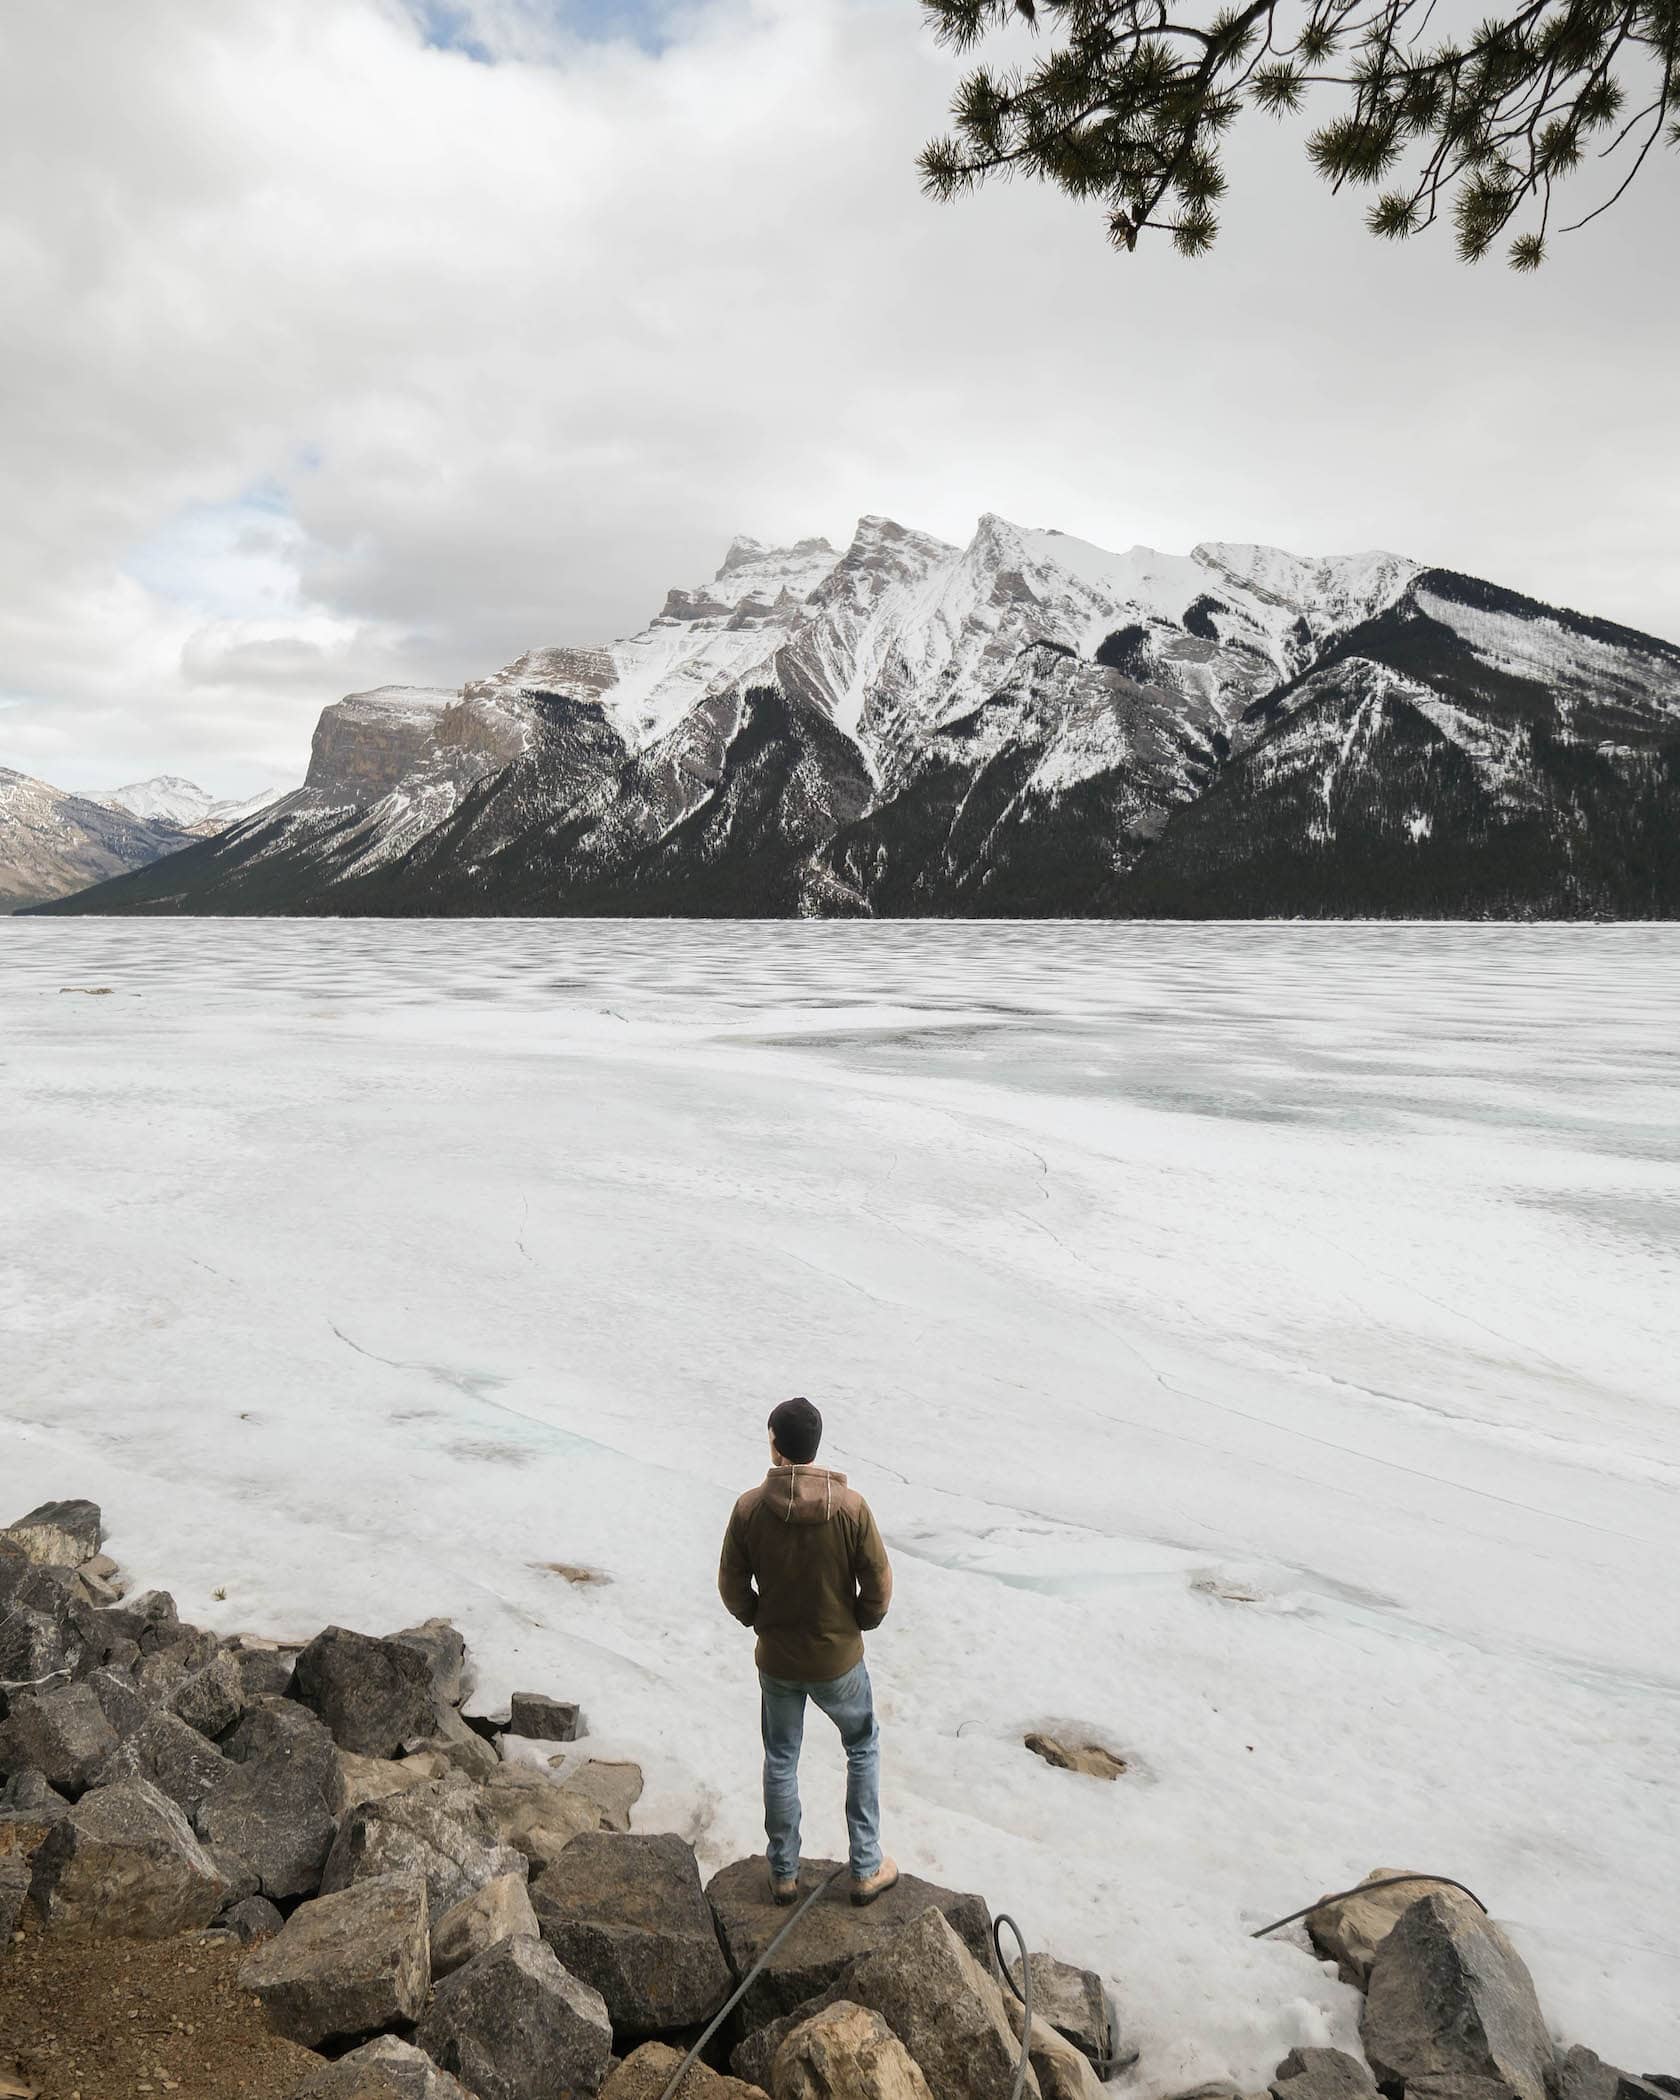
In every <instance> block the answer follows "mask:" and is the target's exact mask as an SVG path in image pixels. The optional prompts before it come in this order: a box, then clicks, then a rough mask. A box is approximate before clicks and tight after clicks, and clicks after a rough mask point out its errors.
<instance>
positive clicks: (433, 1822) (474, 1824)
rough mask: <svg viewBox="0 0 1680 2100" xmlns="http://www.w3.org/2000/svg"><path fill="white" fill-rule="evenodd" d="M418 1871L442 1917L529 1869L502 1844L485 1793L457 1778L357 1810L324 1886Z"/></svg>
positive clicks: (345, 1826)
mask: <svg viewBox="0 0 1680 2100" xmlns="http://www.w3.org/2000/svg"><path fill="white" fill-rule="evenodd" d="M410 1870H412V1871H413V1872H415V1873H419V1874H422V1875H424V1876H425V1880H426V1887H427V1892H428V1894H429V1895H430V1897H431V1904H432V1909H433V1910H434V1911H435V1912H438V1913H440V1914H441V1913H442V1912H444V1911H446V1910H449V1909H451V1908H452V1907H453V1906H454V1905H455V1904H457V1903H459V1902H460V1901H461V1899H462V1897H463V1896H469V1895H471V1893H472V1892H473V1890H474V1889H481V1888H483V1887H484V1885H485V1883H486V1882H489V1881H494V1880H495V1879H496V1877H497V1876H498V1875H500V1874H520V1875H523V1874H524V1873H525V1871H526V1867H525V1860H524V1857H523V1855H522V1854H520V1853H519V1852H517V1851H515V1850H514V1848H513V1847H512V1846H511V1845H504V1844H503V1843H502V1842H501V1840H500V1839H499V1838H498V1837H497V1835H496V1826H495V1822H494V1820H493V1818H492V1817H491V1815H490V1814H489V1811H488V1809H487V1808H486V1806H485V1804H484V1801H483V1798H482V1796H481V1795H480V1793H479V1790H478V1789H477V1788H476V1787H475V1786H473V1784H472V1782H471V1781H470V1780H466V1779H462V1778H460V1777H459V1776H458V1775H455V1774H451V1775H450V1777H449V1778H447V1779H438V1780H432V1781H429V1782H428V1783H426V1784H425V1785H422V1786H417V1787H410V1788H409V1789H408V1791H407V1792H406V1793H401V1794H387V1795H386V1796H385V1797H384V1798H383V1799H382V1800H378V1801H364V1802H363V1803H362V1805H361V1806H360V1807H359V1808H353V1809H351V1810H350V1812H349V1813H348V1814H347V1815H346V1816H345V1818H344V1821H343V1822H342V1823H341V1824H340V1826H339V1831H338V1837H337V1839H336V1840H335V1842H334V1844H333V1848H332V1852H331V1854H330V1856H329V1857H328V1860H327V1865H326V1871H325V1872H324V1873H323V1875H322V1877H321V1886H322V1888H323V1889H324V1890H332V1889H342V1888H348V1887H349V1885H350V1884H351V1883H352V1882H353V1881H362V1880H365V1879H366V1878H367V1876H368V1875H370V1874H389V1873H393V1872H403V1871H410Z"/></svg>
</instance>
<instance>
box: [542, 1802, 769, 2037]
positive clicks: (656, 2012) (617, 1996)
mask: <svg viewBox="0 0 1680 2100" xmlns="http://www.w3.org/2000/svg"><path fill="white" fill-rule="evenodd" d="M535 1904H536V1913H537V1922H538V1924H539V1925H540V1926H541V1927H542V1936H543V1938H544V1939H545V1940H546V1941H547V1942H548V1944H549V1946H551V1947H552V1948H553V1949H554V1952H555V1953H556V1954H557V1955H558V1956H559V1958H560V1960H561V1961H562V1962H564V1964H565V1965H566V1967H567V1968H568V1969H570V1970H571V1972H572V1974H573V1975H574V1976H581V1977H582V1978H583V1979H584V1981H585V1982H586V1983H592V1984H593V1985H594V1986H595V1988H596V1990H598V1991H599V1992H600V1994H601V1996H602V1997H603V1998H604V1999H605V2000H606V2003H607V2011H608V2012H609V2013H610V2014H611V2015H612V2023H613V2028H614V2031H615V2032H616V2033H618V2034H619V2035H621V2036H628V2037H630V2038H632V2039H638V2040H639V2039H641V2038H643V2037H645V2036H649V2035H656V2034H663V2033H665V2032H667V2031H668V2030H669V2029H671V2028H674V2027H690V2026H695V2025H697V2024H699V2023H700V2022H701V2021H703V2020H706V2019H709V2018H710V2016H711V2015H712V2014H713V2013H714V2012H716V2011H717V2009H718V2007H719V2006H720V2005H721V2004H722V2003H723V2001H724V1999H725V1998H727V1997H728V1995H729V1987H730V1975H729V1965H728V1964H727V1962H725V1960H724V1958H723V1951H722V1949H721V1948H720V1947H719V1946H718V1939H717V1929H716V1927H715V1926H714V1925H713V1923H712V1913H711V1910H710V1908H709V1906H708V1905H707V1902H706V1894H705V1891H704V1889H703V1888H702V1887H701V1886H700V1869H699V1867H698V1866H697V1865H696V1864H695V1859H694V1848H693V1847H692V1846H691V1845H688V1844H685V1843H684V1841H683V1840H682V1839H681V1838H680V1837H675V1836H670V1835H658V1836H656V1835H647V1836H638V1837H631V1836H627V1835H619V1834H618V1833H616V1832H585V1833H584V1834H583V1835H582V1836H580V1837H576V1838H574V1839H573V1840H572V1842H571V1843H570V1844H569V1845H568V1846H567V1847H566V1849H565V1850H564V1851H563V1852H562V1853H561V1854H560V1856H559V1858H558V1859H557V1860H555V1861H554V1862H553V1864H552V1865H551V1866H549V1867H547V1868H545V1869H544V1871H543V1873H542V1876H541V1878H540V1879H539V1881H538V1883H537V1889H536V1897H535Z"/></svg>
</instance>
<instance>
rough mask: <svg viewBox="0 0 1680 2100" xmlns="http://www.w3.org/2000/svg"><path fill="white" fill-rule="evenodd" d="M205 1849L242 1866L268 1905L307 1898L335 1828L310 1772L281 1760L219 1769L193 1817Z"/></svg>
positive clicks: (318, 1877)
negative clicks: (231, 1856) (236, 1860)
mask: <svg viewBox="0 0 1680 2100" xmlns="http://www.w3.org/2000/svg"><path fill="white" fill-rule="evenodd" d="M193 1821H194V1825H195V1827H196V1828H197V1831H198V1834H199V1836H200V1837H201V1838H203V1839H204V1841H205V1843H206V1844H209V1845H213V1846H215V1847H217V1848H218V1849H219V1850H226V1851H228V1852H232V1853H234V1854H236V1855H237V1856H238V1857H239V1858H240V1859H243V1860H246V1861H248V1862H249V1864H250V1866H251V1869H252V1871H253V1872H254V1873H255V1875H256V1877H257V1886H258V1888H259V1889H260V1890H261V1892H262V1894H263V1895H265V1896H267V1897H269V1898H270V1899H271V1900H274V1899H278V1900H281V1901H284V1899H285V1898H287V1897H288V1896H312V1895H313V1894H314V1893H315V1891H316V1890H317V1889H318V1888H319V1887H320V1886H321V1877H322V1873H323V1870H324V1869H325V1867H326V1864H327V1856H328V1854H329V1853H330V1852H331V1851H332V1847H333V1839H334V1838H335V1837H336V1836H337V1834H338V1825H337V1823H336V1821H335V1820H334V1817H333V1813H332V1811H331V1809H329V1808H328V1806H327V1804H326V1802H325V1801H323V1800H322V1798H321V1790H320V1788H319V1787H318V1786H317V1785H316V1784H315V1781H314V1778H313V1777H312V1776H311V1774H310V1773H309V1772H308V1771H306V1770H304V1769H302V1768H300V1767H298V1766H296V1765H291V1764H287V1763H285V1762H284V1761H275V1762H267V1761H263V1760H253V1761H251V1762H248V1763H246V1764H242V1765H235V1764H226V1763H224V1764H223V1766H222V1774H221V1777H220V1778H219V1779H218V1780H217V1782H216V1784H215V1785H214V1786H213V1787H211V1789H210V1790H209V1792H208V1793H207V1794H205V1796H204V1797H203V1799H202V1800H201V1801H200V1802H199V1804H198V1807H197V1810H196V1812H195V1814H194V1817H193Z"/></svg>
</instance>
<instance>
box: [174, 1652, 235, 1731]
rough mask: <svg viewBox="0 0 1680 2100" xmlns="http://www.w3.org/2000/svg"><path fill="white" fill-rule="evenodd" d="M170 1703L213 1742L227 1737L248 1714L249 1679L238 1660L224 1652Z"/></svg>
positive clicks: (181, 1717)
mask: <svg viewBox="0 0 1680 2100" xmlns="http://www.w3.org/2000/svg"><path fill="white" fill-rule="evenodd" d="M169 1703H170V1707H171V1710H172V1711H173V1712H174V1713H175V1714H176V1715H178V1716H179V1718H180V1719H181V1720H183V1721H185V1722H186V1724H187V1726H188V1727H189V1728H196V1729H197V1730H198V1732H199V1734H200V1735H205V1736H209V1737H211V1738H212V1740H214V1738H216V1737H217V1736H223V1735H226V1734H227V1732H228V1730H229V1729H230V1728H231V1727H232V1726H233V1724H234V1723H235V1722H236V1721H237V1720H238V1719H239V1717H240V1715H241V1714H242V1713H243V1712H244V1711H245V1680H244V1678H243V1677H241V1676H240V1674H239V1663H238V1660H237V1658H236V1657H234V1656H232V1655H229V1654H228V1652H227V1651H226V1649H223V1650H222V1651H221V1652H220V1653H219V1654H218V1655H217V1656H216V1657H215V1658H214V1660H213V1661H211V1662H208V1663H206V1664H205V1666H204V1668H203V1669H202V1670H195V1671H194V1672H193V1674H192V1676H190V1677H189V1678H188V1679H187V1681H186V1682H185V1684H183V1685H182V1686H181V1687H180V1689H179V1690H178V1691H177V1692H176V1693H175V1695H174V1697H173V1698H172V1699H171V1700H170V1702H169Z"/></svg>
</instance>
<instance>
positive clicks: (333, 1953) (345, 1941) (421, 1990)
mask: <svg viewBox="0 0 1680 2100" xmlns="http://www.w3.org/2000/svg"><path fill="white" fill-rule="evenodd" d="M426 1920H427V1911H426V1884H425V1882H424V1881H422V1880H421V1878H420V1876H419V1875H418V1874H382V1875H378V1876H375V1877H374V1878H373V1879H371V1880H368V1881H359V1882H357V1884H356V1886H355V1887H354V1888H349V1889H342V1890H340V1891H339V1892H338V1893H336V1894H334V1895H331V1896H321V1897H318V1898H317V1899H316V1900H315V1902H313V1903H303V1904H300V1905H299V1906H298V1908H297V1909H296V1910H294V1911H293V1912H292V1914H291V1916H290V1917H289V1918H288V1919H287V1920H286V1923H285V1925H284V1927H283V1928H282V1930H281V1931H280V1932H278V1933H277V1934H276V1935H275V1937H274V1938H273V1939H271V1940H270V1941H269V1942H268V1943H267V1945H266V1946H262V1947H259V1948H258V1949H257V1951H256V1953H255V1954H253V1955H252V1956H251V1958H250V1960H249V1961H248V1962H246V1964H245V1966H244V1967H243V1968H242V1969H241V1970H240V1972H239V1981H240V1984H241V1986H242V1987H243V1988H244V1989H245V1990H248V1991H254V1992H255V1993H256V1995H257V1997H258V1998H260V1999H261V2000H262V2007H263V2011H264V2012H265V2013H266V2014H267V2016H268V2022H269V2025H270V2026H271V2027H273V2028H274V2029H275V2030H276V2032H277V2033H280V2034H283V2035H285V2036H287V2037H288V2039H290V2040H291V2041H294V2042H303V2043H304V2044H306V2045H307V2046H308V2047H310V2048H317V2047H319V2046H320V2044H321V2043H322V2042H328V2041H335V2040H345V2039H348V2038H350V2037H353V2036H356V2035H363V2034H374V2033H377V2032H378V2030H379V2029H380V2028H382V2027H390V2026H394V2025H395V2024H396V2023H397V2022H399V2021H410V2020H414V2019H417V2018H418V2017H419V2014H420V2011H421V2008H422V2007H423V2006H424V2005H425V2002H426V1984H427V1980H428V1977H429V1975H430V1971H431V1948H430V1942H429V1938H428V1934H427V1927H426Z"/></svg>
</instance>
